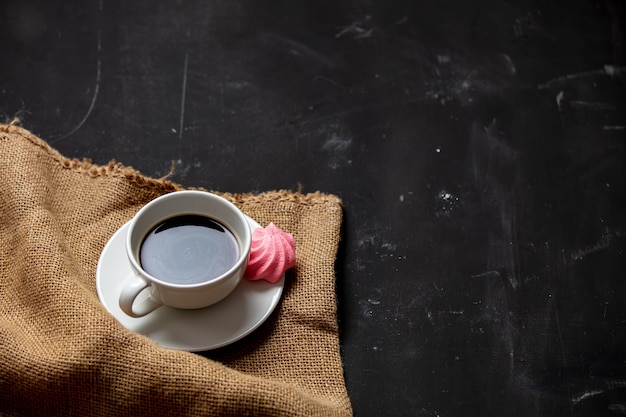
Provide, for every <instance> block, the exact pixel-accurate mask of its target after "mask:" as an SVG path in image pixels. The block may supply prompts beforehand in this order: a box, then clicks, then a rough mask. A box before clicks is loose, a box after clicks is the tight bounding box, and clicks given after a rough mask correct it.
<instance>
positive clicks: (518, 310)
mask: <svg viewBox="0 0 626 417" xmlns="http://www.w3.org/2000/svg"><path fill="white" fill-rule="evenodd" d="M624 6H625V2H624V1H623V0H606V1H584V0H574V1H551V2H546V1H538V0H537V1H530V0H526V1H525V0H508V1H495V0H477V1H474V2H463V1H451V0H446V1H439V2H426V1H399V0H394V1H383V0H380V1H374V0H371V1H366V0H360V1H358V0H355V1H330V0H317V1H299V2H298V1H287V0H283V1H269V0H258V1H244V0H217V1H215V0H213V1H134V2H131V1H128V2H125V1H120V0H99V1H98V0H92V1H86V0H85V1H80V0H69V1H64V2H48V1H43V0H3V1H2V2H1V3H0V48H1V50H2V52H3V53H2V58H1V61H0V118H3V119H5V120H6V121H9V120H11V119H12V118H13V117H14V116H16V115H17V116H19V117H20V118H21V119H22V122H23V126H24V127H26V128H27V129H30V130H31V131H33V132H34V133H35V134H37V135H39V136H41V137H42V138H43V139H45V140H47V141H48V142H49V143H50V144H51V145H52V146H53V147H55V148H56V149H58V150H59V151H60V152H62V153H63V154H65V155H66V156H70V157H79V158H82V157H91V158H92V159H93V160H94V162H96V163H99V164H103V163H106V162H108V161H109V160H110V159H116V160H117V161H119V162H122V163H124V164H125V165H131V166H133V167H134V168H136V169H139V170H140V171H141V172H142V173H144V174H146V175H149V176H153V177H162V176H164V175H166V174H167V173H168V172H169V171H170V168H171V163H172V161H174V163H175V166H176V169H175V171H174V173H173V175H172V176H171V179H172V180H173V181H175V182H179V183H181V184H183V185H185V186H201V187H206V188H209V189H213V190H219V191H232V192H260V191H266V190H273V189H282V188H284V189H292V190H293V189H297V188H298V187H302V190H303V191H304V192H313V191H316V190H321V191H323V192H327V193H333V194H336V195H338V196H339V197H341V198H342V199H343V202H344V206H345V221H344V230H343V233H344V237H343V241H342V243H341V249H340V256H339V259H338V261H337V291H338V296H339V320H340V327H341V343H342V349H343V360H344V364H345V377H346V384H347V387H348V391H349V394H350V396H351V399H352V402H353V407H354V411H355V415H356V416H381V415H394V416H433V417H434V416H494V415H507V416H560V415H576V416H587V415H589V416H604V415H606V416H613V415H620V414H626V309H625V301H626V274H625V272H626V257H625V256H624V249H625V246H626V245H625V238H624V233H625V231H626V203H625V201H624V197H625V192H626V185H625V182H624V181H625V178H626V176H625V175H624V174H625V173H624V159H625V154H624V147H625V140H626V130H625V129H626V128H625V126H626V111H625V107H626V106H625V102H624V99H625V98H626V95H625V93H626V86H625V81H626V67H625V66H624V64H625V63H624V34H625V30H624V20H623V16H624V14H625V13H624V9H625V7H624Z"/></svg>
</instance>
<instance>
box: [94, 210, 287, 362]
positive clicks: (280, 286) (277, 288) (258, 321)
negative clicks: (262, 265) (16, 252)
mask: <svg viewBox="0 0 626 417" xmlns="http://www.w3.org/2000/svg"><path fill="white" fill-rule="evenodd" d="M244 216H245V217H246V219H247V220H248V223H249V224H250V227H251V229H252V230H254V229H255V228H259V227H261V225H260V224H259V223H258V222H256V221H255V220H254V219H252V218H251V217H249V216H247V215H245V214H244ZM129 224H130V220H129V221H127V222H126V223H124V224H123V225H122V226H121V227H120V228H119V229H117V230H116V231H115V233H113V235H111V237H110V238H109V240H108V241H107V243H106V244H105V246H104V248H103V249H102V252H101V253H100V257H99V258H98V264H97V267H96V292H97V295H98V300H99V301H100V304H101V305H102V306H103V307H104V308H105V309H106V310H107V312H108V313H109V314H110V315H111V316H112V317H113V318H114V319H115V320H116V321H117V322H118V323H120V324H121V325H122V326H123V327H124V328H126V329H127V330H130V331H132V332H133V333H135V334H139V335H142V336H145V337H147V338H149V339H150V340H152V341H153V342H155V343H156V344H158V345H159V346H161V347H163V348H167V349H173V350H181V351H187V352H202V351H209V350H215V349H219V348H222V347H224V346H228V345H230V344H232V343H235V342H237V341H239V340H241V339H243V338H245V337H247V336H249V335H250V334H251V333H253V332H254V331H255V330H257V329H258V328H259V327H260V326H261V325H262V324H263V323H265V321H267V319H268V318H269V317H270V316H271V315H272V313H273V312H274V310H275V309H276V307H277V306H278V304H280V300H281V299H282V293H283V291H284V283H285V274H283V276H282V277H281V278H280V279H279V280H278V281H277V282H275V283H269V282H266V281H264V283H266V285H270V286H271V287H272V291H271V292H268V294H267V295H266V297H267V298H268V299H271V302H270V303H269V305H268V307H267V308H266V309H265V310H264V311H263V314H259V315H258V317H255V320H250V322H251V323H253V324H251V326H249V327H248V328H247V329H246V330H245V331H242V332H233V333H234V335H233V336H232V337H225V338H223V339H222V340H221V341H220V342H214V343H209V344H202V345H201V346H200V344H196V345H194V346H192V345H185V346H183V345H176V344H175V343H173V344H168V343H166V341H163V340H159V338H153V337H151V335H149V334H143V333H140V332H137V331H135V330H134V329H132V328H129V327H128V326H127V325H126V324H125V323H124V322H123V321H121V320H120V319H119V318H118V316H117V315H116V313H117V312H116V311H111V310H110V309H109V306H108V305H107V303H108V302H109V303H110V300H108V298H111V297H110V296H109V297H108V298H107V297H106V295H105V294H104V293H105V292H106V291H105V290H103V288H102V282H103V279H104V278H103V277H102V275H103V274H104V272H102V268H103V264H104V258H105V255H106V254H107V252H108V251H109V250H111V246H113V245H114V244H115V243H116V240H117V239H123V237H122V236H120V235H122V234H124V233H127V231H128V227H129ZM123 263H124V266H123V267H124V268H128V269H129V271H130V270H131V267H130V262H129V261H128V259H125V260H124V261H123ZM120 268H122V266H121V267H120ZM244 280H246V278H245V277H244V278H242V280H241V282H240V283H239V284H238V286H237V288H235V290H234V291H238V290H241V288H242V287H241V285H242V283H243V284H244V285H246V284H249V283H244ZM248 281H249V280H248ZM250 283H253V282H252V281H250ZM227 299H228V297H226V298H225V299H224V300H222V301H220V303H222V302H224V301H225V300H227ZM220 303H217V304H220ZM161 308H171V307H167V306H164V307H161ZM208 308H210V306H209V307H208ZM198 310H203V309H198ZM121 314H123V313H121ZM125 318H126V317H125ZM128 319H132V320H137V321H138V320H149V315H148V316H145V317H139V318H131V317H128ZM235 333H236V334H235ZM164 342H165V343H164Z"/></svg>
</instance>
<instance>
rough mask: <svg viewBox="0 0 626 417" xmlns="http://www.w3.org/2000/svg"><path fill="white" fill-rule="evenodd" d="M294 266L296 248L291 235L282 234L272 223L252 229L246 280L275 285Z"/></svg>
mask: <svg viewBox="0 0 626 417" xmlns="http://www.w3.org/2000/svg"><path fill="white" fill-rule="evenodd" d="M295 264H296V247H295V243H294V240H293V235H291V234H290V233H285V232H283V231H282V230H280V228H278V227H277V226H276V225H275V224H274V223H270V224H269V225H267V227H265V228H262V227H257V228H256V229H254V231H253V232H252V244H251V246H250V258H249V260H248V266H247V267H246V273H245V277H246V278H248V279H249V280H258V279H264V280H266V281H269V282H271V283H275V282H276V281H278V280H279V279H280V278H281V277H282V276H283V274H284V273H285V271H286V270H288V269H289V268H291V267H293V266H294V265H295Z"/></svg>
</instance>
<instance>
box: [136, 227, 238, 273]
mask: <svg viewBox="0 0 626 417" xmlns="http://www.w3.org/2000/svg"><path fill="white" fill-rule="evenodd" d="M238 257H239V245H238V243H237V240H236V239H235V236H234V235H233V234H232V232H231V231H230V230H228V228H227V227H225V226H224V225H222V224H220V223H218V222H216V221H215V220H213V219H210V218H208V217H204V216H197V215H183V216H176V217H172V218H170V219H168V220H165V221H163V222H161V223H159V224H158V225H157V226H156V227H154V228H153V229H152V230H151V231H150V232H149V233H148V235H147V236H146V238H145V239H144V241H143V243H142V245H141V252H140V260H141V266H142V268H143V269H144V270H145V271H146V272H147V273H148V274H150V275H152V276H153V277H155V278H158V279H160V280H162V281H166V282H169V283H173V284H197V283H200V282H206V281H210V280H212V279H213V278H217V277H218V276H220V275H222V274H223V273H225V272H226V271H228V270H229V269H230V268H232V267H233V266H234V265H235V264H236V263H237V258H238Z"/></svg>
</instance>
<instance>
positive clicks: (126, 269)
mask: <svg viewBox="0 0 626 417" xmlns="http://www.w3.org/2000/svg"><path fill="white" fill-rule="evenodd" d="M248 222H249V223H250V226H251V227H252V228H255V227H260V225H259V224H258V223H257V222H255V221H254V220H252V219H250V218H248ZM128 227H129V224H128V223H126V224H125V225H124V226H122V227H121V228H120V229H119V230H118V231H117V232H115V234H114V235H113V236H112V237H111V239H110V240H109V241H108V242H107V244H106V246H105V247H104V249H103V251H102V254H101V255H100V260H99V261H98V268H97V270H96V289H97V291H98V297H99V298H100V302H101V303H102V304H103V305H104V307H105V308H106V309H107V310H108V311H109V313H111V314H112V315H113V316H114V317H115V318H116V319H117V320H118V321H119V322H120V323H121V324H122V325H123V326H124V327H126V328H127V329H129V330H132V331H133V332H136V333H139V334H142V335H144V336H147V337H149V338H150V339H152V340H154V341H155V342H156V343H158V344H159V345H161V346H163V347H166V348H170V349H179V350H187V351H191V352H197V351H203V350H210V349H216V348H219V347H222V346H226V345H228V344H230V343H233V342H235V341H237V340H239V339H241V338H243V337H245V336H247V335H249V334H250V333H252V332H253V331H254V330H256V329H257V328H258V327H259V326H260V325H261V324H262V323H263V322H264V321H265V320H266V319H267V318H268V317H269V316H270V315H271V314H272V311H274V308H275V307H276V306H277V305H278V302H279V301H280V297H281V294H282V292H283V286H284V283H285V276H284V275H283V277H282V278H281V279H280V280H279V281H278V282H276V283H275V284H272V283H269V282H267V281H264V280H259V281H249V280H247V279H245V278H243V279H242V280H241V282H240V283H239V285H238V286H237V288H235V290H234V291H233V292H232V293H231V294H230V295H229V296H228V297H226V298H225V299H224V300H222V301H220V302H219V303H217V304H214V305H212V306H210V307H206V308H202V309H197V310H180V309H176V308H171V307H167V306H163V307H160V308H158V309H157V310H155V311H153V312H152V313H150V314H148V315H147V316H144V317H140V318H132V317H129V316H127V315H126V314H125V313H124V312H122V310H121V309H120V307H119V305H118V299H119V294H120V291H121V288H122V285H123V284H124V281H125V280H126V278H127V277H128V276H129V275H130V274H131V273H132V270H131V267H130V264H129V262H128V258H127V257H126V249H125V238H126V233H127V230H128Z"/></svg>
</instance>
